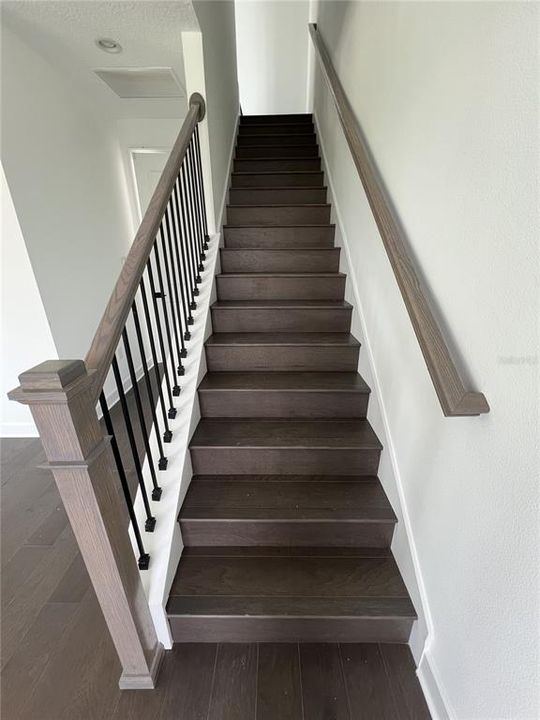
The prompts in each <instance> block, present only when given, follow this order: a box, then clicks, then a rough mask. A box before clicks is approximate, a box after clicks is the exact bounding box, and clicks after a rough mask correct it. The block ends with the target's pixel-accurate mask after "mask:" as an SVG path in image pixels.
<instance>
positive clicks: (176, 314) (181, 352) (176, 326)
mask: <svg viewBox="0 0 540 720" xmlns="http://www.w3.org/2000/svg"><path fill="white" fill-rule="evenodd" d="M170 202H171V201H170V200H169V204H168V205H167V208H166V209H165V226H166V229H167V232H166V233H165V232H161V233H160V235H161V250H162V252H163V263H164V265H165V277H166V279H167V286H168V288H169V297H170V299H171V311H172V326H173V330H174V339H175V343H176V351H177V353H178V358H179V363H178V367H177V368H176V371H177V373H178V374H179V375H184V374H185V370H184V366H183V365H182V360H181V359H180V358H185V357H186V355H187V350H186V346H185V345H184V336H183V334H182V317H181V315H180V302H179V300H178V288H177V285H176V276H174V275H173V272H172V271H174V259H173V256H172V254H171V257H170V262H169V253H171V223H170V218H169V210H170ZM165 235H166V236H167V241H166V240H165ZM171 268H172V271H171ZM173 278H174V280H175V282H173ZM186 329H187V328H186ZM179 333H180V344H179V342H178V334H179ZM180 345H181V346H182V347H181V348H180Z"/></svg>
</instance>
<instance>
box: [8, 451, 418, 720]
mask: <svg viewBox="0 0 540 720" xmlns="http://www.w3.org/2000/svg"><path fill="white" fill-rule="evenodd" d="M1 451H2V578H1V579H2V695H1V711H2V718H3V720H129V719H133V720H139V719H140V720H151V719H156V720H157V719H158V718H159V719H160V720H255V719H256V720H293V719H294V720H296V719H298V720H300V719H303V720H341V719H342V718H346V719H347V720H360V719H364V718H366V719H369V720H385V719H386V718H388V719H389V720H399V719H401V718H403V719H404V720H422V719H423V718H429V713H428V711H427V708H426V705H425V702H424V699H423V696H422V693H421V690H420V686H419V684H418V681H417V679H416V675H415V672H414V664H413V661H412V657H411V655H410V652H409V649H408V647H407V646H406V645H377V644H369V645H366V644H360V645H358V644H351V645H349V644H347V645H337V644H327V645H322V644H302V645H296V644H264V643H263V644H259V645H257V644H250V645H241V644H221V645H215V644H212V643H199V644H185V645H182V644H180V645H176V646H175V648H174V650H173V651H171V652H170V653H167V655H166V658H165V663H164V666H163V671H162V674H161V677H160V681H159V687H158V688H157V689H156V690H155V691H153V692H123V693H121V692H120V691H119V690H118V687H117V682H118V677H119V675H120V664H119V662H118V660H117V658H116V654H115V651H114V648H113V645H112V642H111V640H110V638H109V636H108V633H107V628H106V626H105V622H104V620H103V617H102V614H101V611H100V609H99V605H98V603H97V600H96V597H95V595H94V592H93V590H92V588H91V586H90V583H89V579H88V575H87V572H86V569H85V567H84V563H83V561H82V559H81V557H80V555H79V553H78V551H77V546H76V543H75V540H74V538H73V534H72V532H71V529H70V527H69V524H68V522H67V518H66V515H65V513H64V511H63V509H62V506H61V503H60V499H59V496H58V493H57V491H56V487H55V485H54V482H53V479H52V476H51V475H50V473H49V472H48V471H47V470H41V469H39V468H37V467H36V466H37V465H38V464H39V463H41V462H43V461H44V455H43V451H42V449H41V445H40V441H39V440H35V439H21V440H3V441H2V445H1Z"/></svg>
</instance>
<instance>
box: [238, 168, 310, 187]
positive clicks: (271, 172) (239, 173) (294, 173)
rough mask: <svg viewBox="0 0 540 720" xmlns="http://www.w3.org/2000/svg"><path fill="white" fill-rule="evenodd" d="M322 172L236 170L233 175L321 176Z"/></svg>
mask: <svg viewBox="0 0 540 720" xmlns="http://www.w3.org/2000/svg"><path fill="white" fill-rule="evenodd" d="M321 173H322V171H321V170H260V171H259V172H254V171H253V170H234V171H233V172H232V173H231V174H232V175H233V176H234V175H242V176H245V175H321ZM267 187H275V186H273V185H269V186H267ZM278 187H283V186H282V185H278ZM288 187H312V186H311V185H306V186H295V185H290V186H288Z"/></svg>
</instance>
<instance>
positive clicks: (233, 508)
mask: <svg viewBox="0 0 540 720" xmlns="http://www.w3.org/2000/svg"><path fill="white" fill-rule="evenodd" d="M336 517H339V518H343V519H345V518H346V519H350V520H356V521H359V520H362V521H370V520H378V521H380V520H387V521H389V522H395V521H396V516H395V514H394V512H393V510H392V507H391V505H390V503H389V501H388V498H387V497H386V495H385V493H384V491H383V489H382V487H381V484H380V482H379V481H378V480H377V479H376V478H371V479H370V480H364V481H362V482H356V481H355V480H343V481H341V482H335V481H330V482H327V483H325V482H324V481H319V482H318V483H311V482H310V481H309V480H307V481H295V482H290V481H282V482H279V481H277V482H273V483H267V482H265V481H264V480H261V481H257V480H252V481H251V482H245V481H240V482H235V481H234V480H229V479H228V478H227V477H224V478H223V479H222V480H221V481H218V480H210V481H205V480H202V479H201V478H200V477H199V479H197V480H196V481H193V482H192V483H191V485H190V487H189V490H188V493H187V496H186V499H185V502H184V505H183V507H182V510H181V512H180V516H179V518H180V519H181V520H182V519H186V518H191V519H197V520H202V521H204V520H206V519H208V520H212V519H215V518H223V519H227V520H234V519H245V518H252V519H257V520H265V521H269V520H270V521H273V522H276V521H277V522H279V521H280V520H288V519H291V518H294V519H302V520H310V519H318V520H319V519H324V518H327V519H328V520H332V521H334V520H335V519H336Z"/></svg>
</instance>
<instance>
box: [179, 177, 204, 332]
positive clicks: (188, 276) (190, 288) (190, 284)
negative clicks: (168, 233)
mask: <svg viewBox="0 0 540 720" xmlns="http://www.w3.org/2000/svg"><path fill="white" fill-rule="evenodd" d="M174 193H175V196H176V212H177V213H178V216H177V217H178V243H179V245H180V252H181V254H182V266H183V268H184V278H185V280H186V288H187V293H186V294H187V295H188V299H189V309H190V310H196V309H197V303H196V302H195V300H194V295H195V292H194V288H195V276H194V275H193V267H192V264H191V257H190V255H189V251H188V247H187V246H188V242H187V231H186V224H185V219H184V217H183V213H184V211H183V209H182V211H181V212H182V217H180V208H181V194H182V188H181V186H180V175H179V176H178V178H177V180H176V184H175V186H174ZM180 225H181V227H180ZM186 256H187V262H186ZM186 268H187V271H186ZM197 292H198V291H197ZM188 325H193V318H192V317H191V313H190V314H189V318H188Z"/></svg>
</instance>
